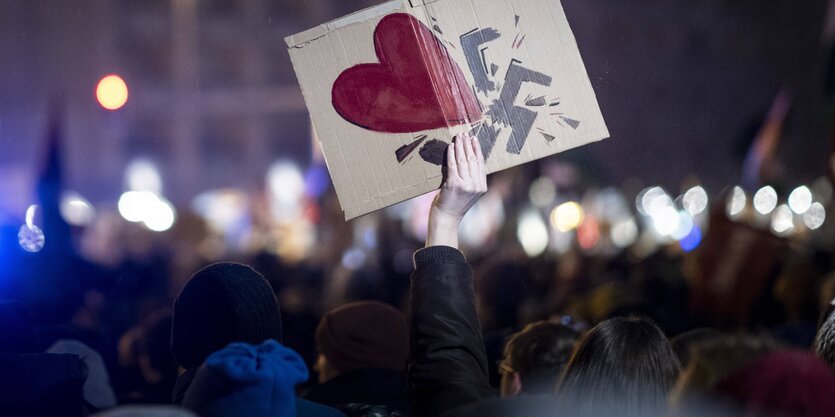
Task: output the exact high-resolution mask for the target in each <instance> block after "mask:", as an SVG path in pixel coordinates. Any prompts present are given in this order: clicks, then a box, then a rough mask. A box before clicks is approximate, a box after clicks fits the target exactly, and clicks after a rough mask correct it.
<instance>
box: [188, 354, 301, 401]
mask: <svg viewBox="0 0 835 417" xmlns="http://www.w3.org/2000/svg"><path fill="white" fill-rule="evenodd" d="M307 377H308V371H307V366H306V365H305V364H304V360H302V358H301V356H299V354H298V353H296V352H295V351H293V350H292V349H288V348H286V347H284V346H282V345H281V344H280V343H278V342H276V341H275V340H268V341H266V342H264V343H261V344H258V345H251V344H248V343H232V344H230V345H229V346H227V347H225V348H223V349H221V350H219V351H217V352H214V353H212V354H211V355H210V356H209V357H208V358H207V359H206V362H205V363H204V364H203V366H201V367H200V368H199V370H198V371H197V374H196V376H195V377H194V382H193V383H192V384H191V386H190V387H189V389H188V391H186V394H185V398H184V399H183V407H185V408H187V409H189V410H192V411H194V412H196V413H198V414H199V415H201V416H202V417H242V416H258V417H295V416H296V399H295V395H296V393H295V386H296V385H297V384H299V383H301V382H304V381H306V380H307Z"/></svg>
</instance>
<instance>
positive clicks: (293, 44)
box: [284, 0, 403, 48]
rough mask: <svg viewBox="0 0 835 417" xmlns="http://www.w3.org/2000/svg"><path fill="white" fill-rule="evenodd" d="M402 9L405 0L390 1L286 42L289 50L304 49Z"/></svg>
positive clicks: (291, 36) (303, 33) (295, 36)
mask: <svg viewBox="0 0 835 417" xmlns="http://www.w3.org/2000/svg"><path fill="white" fill-rule="evenodd" d="M402 8H403V0H390V1H389V2H387V3H383V4H378V5H376V6H371V7H368V8H365V9H362V10H360V11H358V12H354V13H351V14H349V15H347V16H345V17H341V18H339V19H336V20H332V21H330V22H327V23H323V24H321V25H319V26H317V27H315V28H313V29H308V30H306V31H304V32H301V33H297V34H295V35H290V36H287V37H286V38H284V42H286V43H287V47H288V48H302V47H304V45H305V44H307V43H310V42H312V41H315V40H316V39H319V38H321V37H323V36H326V35H327V34H328V33H330V32H333V31H335V30H339V29H341V28H343V27H345V26H348V25H353V24H356V23H363V22H365V21H367V20H369V19H373V18H375V17H380V16H384V15H387V14H390V13H391V12H393V11H395V10H400V9H402Z"/></svg>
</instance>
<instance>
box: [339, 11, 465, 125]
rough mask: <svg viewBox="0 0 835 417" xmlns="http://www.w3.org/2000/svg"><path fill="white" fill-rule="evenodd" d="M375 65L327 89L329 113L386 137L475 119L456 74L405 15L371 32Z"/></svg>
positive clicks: (354, 70)
mask: <svg viewBox="0 0 835 417" xmlns="http://www.w3.org/2000/svg"><path fill="white" fill-rule="evenodd" d="M374 49H375V51H376V52H377V58H379V60H380V63H379V64H360V65H356V66H353V67H351V68H348V69H347V70H345V71H343V72H342V74H340V75H339V77H338V78H337V79H336V81H335V82H334V83H333V90H332V91H331V96H332V100H333V107H334V109H336V112H337V113H339V115H340V116H342V117H343V118H344V119H345V120H347V121H349V122H351V123H353V124H356V125H358V126H360V127H363V128H366V129H369V130H374V131H377V132H387V133H408V132H419V131H423V130H429V129H436V128H441V127H448V126H455V125H459V124H464V123H470V122H474V121H478V120H479V119H481V106H480V105H479V102H478V99H477V98H476V97H475V94H474V93H473V91H472V89H471V88H470V85H469V83H468V82H467V80H466V78H464V74H463V73H462V72H461V68H459V67H458V64H456V63H455V61H453V60H452V58H450V56H449V54H448V53H447V50H446V48H445V47H444V45H443V44H441V42H440V41H439V40H438V39H437V38H436V37H435V35H434V34H432V31H430V30H429V28H427V27H426V26H425V25H424V24H423V23H421V22H420V21H419V20H417V19H415V18H414V17H413V16H412V15H410V14H406V13H395V14H391V15H388V16H386V17H384V18H383V19H382V20H381V21H380V23H379V24H378V25H377V28H376V29H375V30H374Z"/></svg>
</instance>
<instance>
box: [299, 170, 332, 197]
mask: <svg viewBox="0 0 835 417" xmlns="http://www.w3.org/2000/svg"><path fill="white" fill-rule="evenodd" d="M304 182H305V192H306V193H307V195H308V196H310V197H312V198H319V197H321V196H322V194H324V193H325V192H326V191H328V186H330V176H329V175H328V169H327V168H326V167H325V166H324V165H319V164H316V165H313V166H311V167H310V169H308V170H307V173H306V174H305V179H304Z"/></svg>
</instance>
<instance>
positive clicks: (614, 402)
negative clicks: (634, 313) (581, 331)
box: [557, 317, 680, 416]
mask: <svg viewBox="0 0 835 417" xmlns="http://www.w3.org/2000/svg"><path fill="white" fill-rule="evenodd" d="M679 369H680V366H679V362H678V358H677V357H676V355H675V353H674V352H673V349H672V347H671V346H670V343H669V341H668V340H667V337H666V336H665V335H664V333H663V332H662V331H661V329H659V328H658V326H656V325H655V323H653V322H652V321H651V320H649V319H646V318H640V317H618V318H613V319H609V320H606V321H604V322H602V323H600V324H598V325H597V326H595V327H594V328H592V329H591V330H589V331H588V333H586V334H585V335H583V336H582V337H581V338H580V340H579V342H578V343H577V347H576V348H575V350H574V353H573V354H572V356H571V359H570V360H569V362H568V365H566V368H565V372H564V373H563V376H562V379H561V380H560V383H559V385H558V394H557V395H558V397H559V398H560V401H564V402H566V403H567V404H569V406H570V407H572V408H574V409H576V411H577V412H578V413H580V414H590V415H593V414H595V410H607V409H608V410H610V411H611V409H609V407H617V410H618V413H619V414H621V415H628V416H635V415H648V414H655V413H658V412H660V411H661V410H663V409H664V407H665V404H666V399H667V394H668V392H669V390H670V388H671V387H672V386H673V383H674V382H675V378H676V375H678V372H679Z"/></svg>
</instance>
